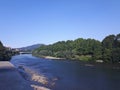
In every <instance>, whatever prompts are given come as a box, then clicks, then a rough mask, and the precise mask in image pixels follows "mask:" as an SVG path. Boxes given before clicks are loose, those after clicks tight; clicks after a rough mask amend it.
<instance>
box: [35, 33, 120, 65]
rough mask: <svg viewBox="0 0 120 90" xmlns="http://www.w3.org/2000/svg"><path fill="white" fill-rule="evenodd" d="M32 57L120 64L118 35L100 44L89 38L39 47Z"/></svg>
mask: <svg viewBox="0 0 120 90" xmlns="http://www.w3.org/2000/svg"><path fill="white" fill-rule="evenodd" d="M33 55H36V56H40V57H44V56H53V57H59V58H66V59H77V60H86V61H95V60H104V62H111V63H115V62H120V34H118V35H117V36H115V35H109V36H107V37H105V38H104V39H103V41H102V42H100V41H98V40H95V39H90V38H89V39H83V38H78V39H76V40H68V41H59V42H57V43H54V44H52V45H43V46H41V47H40V48H38V49H36V50H34V51H33Z"/></svg>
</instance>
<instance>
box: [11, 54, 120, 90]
mask: <svg viewBox="0 0 120 90" xmlns="http://www.w3.org/2000/svg"><path fill="white" fill-rule="evenodd" d="M11 63H12V64H14V65H15V67H16V68H17V69H18V70H19V72H20V74H21V75H22V76H23V77H24V78H25V79H26V80H27V81H28V82H29V83H30V84H32V85H36V86H43V87H46V88H49V89H51V90H120V68H118V67H113V68H108V67H106V66H104V65H98V66H96V65H92V64H87V63H81V62H79V61H70V60H49V59H43V58H37V57H34V56H32V55H31V54H24V55H17V56H13V57H12V59H11Z"/></svg>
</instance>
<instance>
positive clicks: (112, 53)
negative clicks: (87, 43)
mask: <svg viewBox="0 0 120 90" xmlns="http://www.w3.org/2000/svg"><path fill="white" fill-rule="evenodd" d="M102 46H103V60H104V61H105V62H110V63H119V62H120V34H118V35H116V36H115V35H109V36H107V37H105V39H104V40H103V41H102Z"/></svg>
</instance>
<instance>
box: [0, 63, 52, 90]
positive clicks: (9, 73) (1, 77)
mask: <svg viewBox="0 0 120 90" xmlns="http://www.w3.org/2000/svg"><path fill="white" fill-rule="evenodd" d="M41 78H42V76H41V77H39V78H38V77H37V76H34V77H33V79H35V80H39V79H41ZM0 90H50V89H48V88H45V87H42V86H37V85H34V84H30V83H29V81H26V80H25V79H24V78H23V77H22V76H21V74H20V73H19V72H18V71H17V69H16V68H15V67H14V65H13V64H11V63H10V62H8V61H0Z"/></svg>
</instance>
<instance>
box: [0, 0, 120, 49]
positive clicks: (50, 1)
mask: <svg viewBox="0 0 120 90" xmlns="http://www.w3.org/2000/svg"><path fill="white" fill-rule="evenodd" d="M118 33H120V0H0V40H1V41H2V42H3V43H4V45H5V46H10V47H23V46H28V45H32V44H36V43H44V44H52V43H54V42H57V41H61V40H74V39H77V38H94V39H97V40H100V41H101V40H102V39H103V38H104V37H105V36H107V35H109V34H118Z"/></svg>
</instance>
